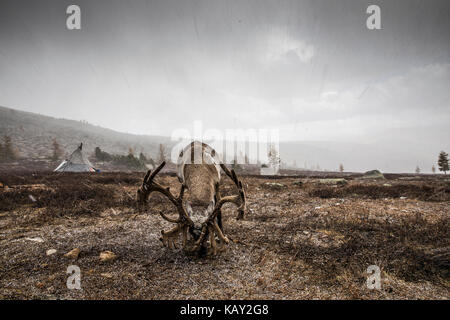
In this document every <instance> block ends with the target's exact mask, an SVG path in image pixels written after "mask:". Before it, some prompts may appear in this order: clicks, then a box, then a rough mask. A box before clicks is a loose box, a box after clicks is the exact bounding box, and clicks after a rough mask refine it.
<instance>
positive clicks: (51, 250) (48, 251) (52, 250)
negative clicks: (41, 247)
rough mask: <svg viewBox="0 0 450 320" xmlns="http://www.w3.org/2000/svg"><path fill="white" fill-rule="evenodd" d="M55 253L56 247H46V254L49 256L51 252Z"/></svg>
mask: <svg viewBox="0 0 450 320" xmlns="http://www.w3.org/2000/svg"><path fill="white" fill-rule="evenodd" d="M55 253H56V249H48V250H47V252H46V254H47V255H48V256H51V255H52V254H55Z"/></svg>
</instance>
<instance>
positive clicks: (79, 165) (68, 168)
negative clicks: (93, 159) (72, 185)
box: [54, 143, 96, 172]
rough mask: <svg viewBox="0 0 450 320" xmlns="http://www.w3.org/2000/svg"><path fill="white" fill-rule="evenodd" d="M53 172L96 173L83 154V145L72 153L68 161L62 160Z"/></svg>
mask: <svg viewBox="0 0 450 320" xmlns="http://www.w3.org/2000/svg"><path fill="white" fill-rule="evenodd" d="M54 171H55V172H96V170H95V169H94V167H93V166H92V164H91V163H90V162H89V160H88V158H87V157H86V156H85V155H84V153H83V143H81V144H80V146H79V147H78V148H77V149H76V150H75V151H74V152H72V154H71V155H70V157H69V159H66V160H64V161H63V162H61V164H60V165H59V166H58V167H57V168H56V169H55V170H54Z"/></svg>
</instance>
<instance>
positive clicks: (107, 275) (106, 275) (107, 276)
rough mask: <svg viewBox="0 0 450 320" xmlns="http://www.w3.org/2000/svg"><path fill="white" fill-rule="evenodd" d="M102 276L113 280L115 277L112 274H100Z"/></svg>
mask: <svg viewBox="0 0 450 320" xmlns="http://www.w3.org/2000/svg"><path fill="white" fill-rule="evenodd" d="M100 275H101V276H102V277H104V278H108V279H111V278H112V277H113V274H112V273H100Z"/></svg>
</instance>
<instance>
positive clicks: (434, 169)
mask: <svg viewBox="0 0 450 320" xmlns="http://www.w3.org/2000/svg"><path fill="white" fill-rule="evenodd" d="M431 172H433V173H436V167H435V166H434V164H433V166H432V167H431Z"/></svg>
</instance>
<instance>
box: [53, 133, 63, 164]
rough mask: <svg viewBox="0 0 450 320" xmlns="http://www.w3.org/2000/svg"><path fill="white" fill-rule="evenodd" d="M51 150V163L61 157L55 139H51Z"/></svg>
mask: <svg viewBox="0 0 450 320" xmlns="http://www.w3.org/2000/svg"><path fill="white" fill-rule="evenodd" d="M52 148H53V155H52V161H57V160H59V158H60V157H61V155H62V151H61V148H60V146H59V143H58V141H57V140H56V138H55V139H53V143H52Z"/></svg>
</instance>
